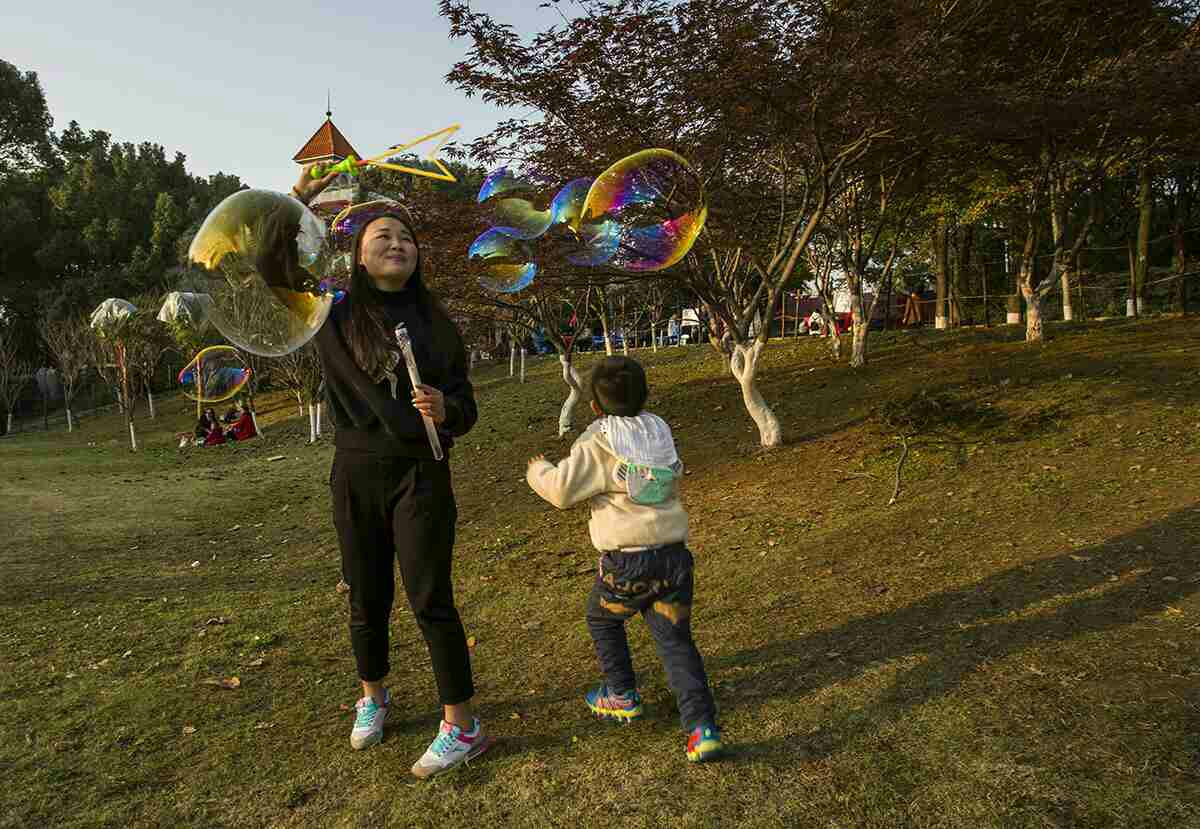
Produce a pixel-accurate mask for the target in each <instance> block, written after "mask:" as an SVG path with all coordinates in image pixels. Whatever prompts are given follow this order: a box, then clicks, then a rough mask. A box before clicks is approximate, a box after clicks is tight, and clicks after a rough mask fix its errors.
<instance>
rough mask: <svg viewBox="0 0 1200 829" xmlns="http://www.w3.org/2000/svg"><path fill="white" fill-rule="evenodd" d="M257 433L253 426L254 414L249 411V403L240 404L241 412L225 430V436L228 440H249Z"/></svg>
mask: <svg viewBox="0 0 1200 829" xmlns="http://www.w3.org/2000/svg"><path fill="white" fill-rule="evenodd" d="M257 434H258V430H257V429H255V428H254V415H253V414H251V413H250V404H249V403H242V404H241V414H239V415H238V418H237V421H236V422H235V423H234V424H233V425H232V426H230V427H229V428H228V429H226V430H225V437H227V438H228V439H229V440H250V438H252V437H255V436H256V435H257Z"/></svg>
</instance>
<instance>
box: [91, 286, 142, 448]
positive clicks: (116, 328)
mask: <svg viewBox="0 0 1200 829" xmlns="http://www.w3.org/2000/svg"><path fill="white" fill-rule="evenodd" d="M137 313H138V309H137V307H136V306H134V305H133V303H131V302H128V301H126V300H123V299H116V298H110V299H106V300H105V301H104V302H102V303H100V305H99V307H97V308H96V310H95V311H94V312H93V313H92V317H91V319H90V320H89V325H90V326H91V329H92V341H91V361H90V362H91V364H92V365H93V367H95V369H96V371H97V373H99V375H100V376H101V377H102V378H104V381H105V382H106V383H107V384H108V386H109V388H110V389H112V391H113V393H114V395H115V396H116V398H117V404H118V406H119V407H120V410H121V412H122V413H123V414H124V415H125V426H126V428H127V429H128V431H129V448H130V449H131V450H132V451H134V452H136V451H137V448H138V444H137V432H136V431H135V429H134V427H133V410H134V405H135V398H136V395H135V394H134V391H133V390H134V385H133V383H131V382H130V379H129V367H130V366H129V355H128V346H129V343H130V340H131V339H134V338H135V337H136V332H135V329H134V325H135V320H136V316H137Z"/></svg>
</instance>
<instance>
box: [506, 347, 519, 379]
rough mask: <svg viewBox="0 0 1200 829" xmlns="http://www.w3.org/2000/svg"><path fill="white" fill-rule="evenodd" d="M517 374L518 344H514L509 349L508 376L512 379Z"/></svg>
mask: <svg viewBox="0 0 1200 829" xmlns="http://www.w3.org/2000/svg"><path fill="white" fill-rule="evenodd" d="M516 373H517V344H516V343H513V344H512V346H511V347H510V348H509V349H508V376H509V377H512V376H514V375H515V374H516Z"/></svg>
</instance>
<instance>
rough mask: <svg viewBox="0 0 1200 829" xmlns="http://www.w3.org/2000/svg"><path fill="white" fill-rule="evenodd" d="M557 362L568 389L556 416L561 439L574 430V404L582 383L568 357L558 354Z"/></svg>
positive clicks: (577, 398)
mask: <svg viewBox="0 0 1200 829" xmlns="http://www.w3.org/2000/svg"><path fill="white" fill-rule="evenodd" d="M558 361H559V362H560V363H562V374H563V382H564V383H566V384H567V388H568V389H569V391H568V393H567V399H566V400H564V401H563V404H562V410H561V411H560V412H559V414H558V436H559V437H560V438H561V437H565V436H566V435H568V434H570V432H571V430H572V429H573V428H575V404H576V403H577V402H579V393H580V391H582V384H583V381H582V380H581V379H580V377H579V372H577V371H576V370H575V366H573V365H572V364H571V357H570V356H569V355H567V354H559V355H558Z"/></svg>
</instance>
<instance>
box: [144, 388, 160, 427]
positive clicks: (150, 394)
mask: <svg viewBox="0 0 1200 829" xmlns="http://www.w3.org/2000/svg"><path fill="white" fill-rule="evenodd" d="M146 403H147V404H148V405H149V407H150V419H151V420H154V419H155V418H156V417H158V412H157V411H155V409H154V392H152V391H150V387H149V386H147V387H146Z"/></svg>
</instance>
